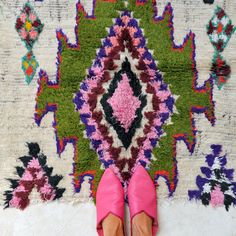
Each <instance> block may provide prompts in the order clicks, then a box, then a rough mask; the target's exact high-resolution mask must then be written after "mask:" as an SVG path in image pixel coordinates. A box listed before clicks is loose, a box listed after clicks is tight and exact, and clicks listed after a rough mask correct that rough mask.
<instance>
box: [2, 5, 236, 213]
mask: <svg viewBox="0 0 236 236" xmlns="http://www.w3.org/2000/svg"><path fill="white" fill-rule="evenodd" d="M0 7H1V8H0V10H1V15H0V27H1V29H2V30H1V31H2V32H3V34H2V38H1V41H0V45H1V52H0V53H1V58H2V60H1V63H0V67H1V80H0V83H1V85H0V90H1V95H2V96H1V99H0V101H1V103H0V106H1V109H0V112H1V116H0V117H1V123H0V124H1V125H0V131H1V150H0V163H1V169H0V173H1V179H0V182H1V192H0V193H1V198H2V199H1V203H2V205H3V207H6V208H8V207H13V208H14V207H15V208H19V209H25V208H26V207H28V206H29V205H31V204H35V203H39V202H45V203H46V202H51V201H54V200H57V201H60V202H84V201H89V200H91V199H93V200H94V201H96V199H95V198H96V197H95V196H96V190H97V186H98V184H99V181H100V178H101V176H102V174H103V172H104V170H105V169H106V168H111V169H112V170H113V171H114V172H115V174H116V175H117V177H118V178H119V179H120V181H121V183H122V186H123V188H124V191H125V192H126V190H127V186H128V184H129V180H130V178H131V177H132V174H133V173H134V171H135V169H136V167H137V166H138V165H142V166H143V167H145V168H146V170H147V171H148V173H149V174H150V176H151V177H152V179H153V181H154V183H155V185H156V187H157V193H158V197H159V198H160V199H162V198H172V199H176V200H177V199H182V200H183V199H184V200H185V201H186V202H187V201H195V202H196V204H203V205H206V206H208V207H224V208H225V210H226V211H228V210H229V209H230V208H234V206H235V204H236V180H235V179H236V177H235V175H236V174H235V171H234V170H235V168H236V159H235V158H236V145H235V144H236V123H235V117H236V115H235V114H236V113H235V111H234V110H235V109H234V104H235V101H236V96H235V85H236V82H235V81H236V80H235V75H234V74H235V73H234V71H235V68H236V67H235V55H234V54H235V53H234V52H235V47H236V43H235V34H234V33H235V30H236V27H235V25H234V24H236V23H235V22H236V18H235V14H234V13H235V11H236V4H234V3H232V2H231V1H224V2H223V3H222V2H220V1H205V0H204V1H201V0H198V1H194V2H193V1H190V2H188V3H187V2H184V3H182V1H177V0H175V1H170V2H168V1H159V0H156V1H151V0H129V1H123V0H116V1H115V0H114V1H113V0H110V1H108V0H107V1H103V0H94V1H82V0H81V1H72V0H71V1H65V0H64V1H61V2H60V3H59V2H58V1H50V2H49V1H46V0H44V1H23V0H22V1H17V2H15V1H2V2H1V5H0Z"/></svg>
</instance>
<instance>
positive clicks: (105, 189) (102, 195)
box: [96, 168, 124, 236]
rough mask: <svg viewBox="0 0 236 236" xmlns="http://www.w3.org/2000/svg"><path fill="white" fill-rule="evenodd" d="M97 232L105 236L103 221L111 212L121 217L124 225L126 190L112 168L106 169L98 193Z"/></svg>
mask: <svg viewBox="0 0 236 236" xmlns="http://www.w3.org/2000/svg"><path fill="white" fill-rule="evenodd" d="M96 209H97V232H98V235H99V236H103V235H104V234H103V228H102V221H103V220H104V218H106V216H107V215H108V214H109V213H112V214H113V215H115V216H117V217H119V218H120V219H121V221H122V223H123V227H124V190H123V187H122V185H121V183H120V180H119V179H118V178H117V176H116V175H115V174H114V172H113V171H112V170H111V169H109V168H108V169H106V170H105V172H104V174H103V176H102V178H101V181H100V183H99V185H98V189H97V194H96Z"/></svg>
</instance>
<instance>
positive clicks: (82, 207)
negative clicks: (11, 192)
mask: <svg viewBox="0 0 236 236" xmlns="http://www.w3.org/2000/svg"><path fill="white" fill-rule="evenodd" d="M30 2H31V3H32V4H33V5H34V6H35V10H36V12H37V13H38V16H39V17H40V19H41V20H42V22H43V23H44V24H45V27H44V30H43V33H42V34H41V35H40V38H39V41H38V42H37V43H36V44H35V47H34V54H35V56H36V58H37V59H38V61H39V64H40V68H42V69H45V70H46V71H47V73H48V74H49V77H50V78H51V79H55V73H56V66H55V62H56V59H55V58H56V52H57V41H56V37H55V29H56V28H59V27H61V28H63V31H64V32H65V33H66V34H67V35H68V37H69V39H70V42H72V43H74V42H75V36H74V25H75V20H74V18H75V3H76V0H67V1H66V0H60V1H58V0H50V1H49V0H44V2H43V3H39V2H36V3H34V1H30ZM83 2H86V4H85V8H86V9H87V10H88V11H89V10H90V8H91V1H90V0H83ZM24 3H25V1H23V0H19V1H13V0H10V1H9V0H1V1H0V33H1V37H0V58H1V59H0V95H1V97H0V186H1V187H0V197H1V198H2V194H3V192H4V191H5V190H7V189H9V183H8V182H7V181H6V180H5V178H14V177H15V176H14V166H16V165H19V164H20V163H19V161H17V158H18V157H19V156H22V155H25V154H26V153H27V148H26V146H25V142H31V141H34V142H38V143H39V144H40V147H41V149H42V150H43V152H44V153H45V154H46V155H47V156H48V165H49V166H53V167H54V171H55V172H54V173H56V174H63V175H64V176H65V178H64V180H63V181H62V182H61V183H60V186H61V187H66V188H67V191H66V192H65V196H64V199H63V200H62V201H63V202H71V201H73V202H86V201H88V196H89V192H88V189H89V186H88V183H87V182H85V183H84V185H83V190H82V191H81V193H80V194H74V193H73V189H72V185H71V181H72V179H71V177H70V176H69V174H70V173H71V172H72V158H73V149H72V146H71V145H68V146H67V148H66V150H65V152H64V153H63V154H62V156H61V158H60V159H59V158H57V154H56V145H55V135H54V131H53V128H52V126H51V123H52V120H53V115H52V114H48V115H47V116H45V117H44V119H43V121H42V124H41V126H40V127H37V126H36V124H35V122H34V120H33V114H34V106H35V101H34V99H35V94H36V91H37V84H36V77H35V79H34V80H33V81H32V83H31V84H30V85H29V86H28V85H26V83H25V82H24V75H23V72H22V70H21V58H22V57H23V56H24V55H25V54H26V49H25V47H24V46H23V43H22V42H21V40H20V38H19V37H18V35H17V33H16V31H15V28H14V24H15V19H16V16H17V15H18V14H19V12H20V9H21V8H22V6H23V4H24ZM157 3H158V9H159V12H158V15H160V14H162V11H163V9H164V6H165V4H166V3H167V1H162V0H158V1H157ZM171 3H172V6H173V9H174V27H175V34H174V36H175V42H176V43H177V44H179V43H181V42H182V40H183V37H184V36H185V34H187V33H188V32H189V30H190V29H191V30H192V31H193V32H194V33H195V34H196V45H197V51H196V55H197V56H196V58H197V67H198V71H199V80H198V83H199V84H202V83H203V82H204V80H206V79H207V78H208V74H209V69H210V66H211V60H212V56H213V47H212V46H211V44H210V41H209V39H208V36H207V34H206V31H205V25H206V24H207V22H208V21H209V19H210V18H211V16H212V15H213V11H214V9H215V6H216V5H219V6H221V7H223V8H224V9H225V10H226V13H227V14H228V15H229V16H230V18H231V19H232V21H233V23H234V24H236V14H235V13H236V2H235V1H234V0H225V1H220V0H217V1H215V4H214V5H213V6H212V5H205V4H203V2H202V0H188V1H182V0H173V1H171ZM235 52H236V36H235V35H234V36H233V37H232V39H231V40H230V42H229V45H228V46H227V48H226V50H225V51H224V53H223V55H224V58H225V59H226V60H227V61H228V63H229V64H230V65H231V69H232V76H231V78H230V80H229V81H228V83H227V84H226V85H225V87H224V88H223V89H222V90H221V91H219V90H218V89H217V88H216V87H215V88H214V100H215V101H216V118H217V120H216V125H215V127H211V125H210V124H209V122H208V121H207V120H206V118H205V117H204V115H195V118H196V125H197V129H198V130H199V132H198V134H197V140H198V142H197V145H196V149H195V152H194V154H193V155H192V156H190V155H189V153H188V151H187V148H186V146H185V145H184V144H183V142H180V143H178V145H177V149H178V150H177V160H178V170H179V183H178V187H177V190H176V193H175V197H174V198H175V199H174V201H173V203H171V204H170V203H169V200H163V198H165V196H166V195H167V188H166V186H165V183H164V181H163V180H160V182H159V184H160V187H159V189H158V196H159V198H161V199H162V200H161V204H159V211H160V214H159V217H160V227H161V232H160V234H161V235H183V234H185V235H229V236H231V235H236V231H235V227H234V229H233V224H234V225H235V220H236V209H235V208H231V210H230V212H226V211H225V210H224V208H220V209H217V210H215V209H211V207H207V208H205V207H203V206H201V205H197V204H195V203H189V202H188V200H187V198H188V197H187V191H188V190H189V189H196V186H195V178H196V176H197V175H198V174H200V171H199V168H200V166H204V165H205V155H206V154H207V153H209V152H211V150H210V145H211V144H221V145H223V150H224V152H227V153H228V164H227V166H228V168H234V169H236V111H235V110H234V109H235V104H236V56H235ZM235 175H236V174H235ZM235 179H236V176H235ZM33 195H34V196H33V197H32V198H34V199H37V193H33ZM34 201H37V200H34ZM2 202H3V199H1V203H2ZM94 224H95V208H94V206H93V205H92V204H79V205H77V206H73V207H72V206H71V205H66V204H65V203H59V204H57V203H53V204H47V205H42V206H40V205H37V206H31V207H30V208H29V209H27V210H26V211H25V212H20V211H18V210H15V209H10V210H6V211H3V210H0V229H1V231H2V230H4V231H2V232H3V233H2V232H1V233H0V234H1V235H4V236H5V235H6V236H8V235H9V236H10V235H53V234H52V232H55V234H54V235H56V233H58V234H59V235H96V234H95V231H94V227H95V225H94ZM85 227H87V228H85ZM63 229H64V230H65V231H64V232H63ZM224 229H225V231H224ZM40 230H41V231H40ZM57 230H58V232H57ZM59 230H62V231H61V232H60V231H59ZM83 230H84V231H83ZM87 230H88V231H89V232H88V231H87ZM14 232H15V234H14ZM58 234H57V235H58Z"/></svg>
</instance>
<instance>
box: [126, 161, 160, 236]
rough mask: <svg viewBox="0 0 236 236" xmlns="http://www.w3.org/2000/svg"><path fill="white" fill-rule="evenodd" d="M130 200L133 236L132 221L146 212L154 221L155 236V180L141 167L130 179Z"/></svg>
mask: <svg viewBox="0 0 236 236" xmlns="http://www.w3.org/2000/svg"><path fill="white" fill-rule="evenodd" d="M128 200H129V209H130V219H131V220H130V224H131V235H132V219H133V218H134V216H135V215H137V214H139V213H141V212H144V213H146V214H147V215H148V216H149V217H151V218H152V220H153V223H152V236H155V235H156V232H157V229H158V222H157V196H156V188H155V185H154V183H153V180H152V179H151V177H150V176H149V174H148V173H147V171H146V170H145V169H144V167H143V166H141V165H140V166H138V167H137V168H136V170H135V172H134V174H133V176H132V177H131V179H130V183H129V186H128Z"/></svg>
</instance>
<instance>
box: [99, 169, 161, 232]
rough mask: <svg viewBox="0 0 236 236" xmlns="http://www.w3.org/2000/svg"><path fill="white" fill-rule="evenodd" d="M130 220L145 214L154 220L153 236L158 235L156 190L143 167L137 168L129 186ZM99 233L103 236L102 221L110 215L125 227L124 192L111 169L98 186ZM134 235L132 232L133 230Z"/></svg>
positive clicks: (107, 170) (105, 173)
mask: <svg viewBox="0 0 236 236" xmlns="http://www.w3.org/2000/svg"><path fill="white" fill-rule="evenodd" d="M128 198H129V209H130V219H131V225H132V219H133V217H134V216H135V215H137V214H139V213H141V212H145V213H146V214H147V215H148V216H149V217H151V218H152V219H153V224H152V236H155V235H156V232H157V228H158V223H157V198H156V189H155V186H154V183H153V181H152V179H151V178H150V176H149V174H148V173H147V171H146V170H145V169H144V167H142V166H141V165H140V166H138V167H137V168H136V171H135V172H134V174H133V176H132V177H131V179H130V183H129V186H128ZM96 208H97V232H98V235H99V236H103V235H104V234H103V229H102V221H103V220H104V219H105V218H106V216H108V214H109V213H112V214H114V215H115V216H117V217H119V218H120V219H121V220H122V223H123V226H124V190H123V187H122V185H121V183H120V180H119V179H118V178H117V177H116V175H115V174H114V172H113V171H112V170H111V169H109V168H108V169H106V170H105V172H104V174H103V176H102V178H101V181H100V183H99V186H98V190H97V195H96ZM131 235H132V230H131Z"/></svg>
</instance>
